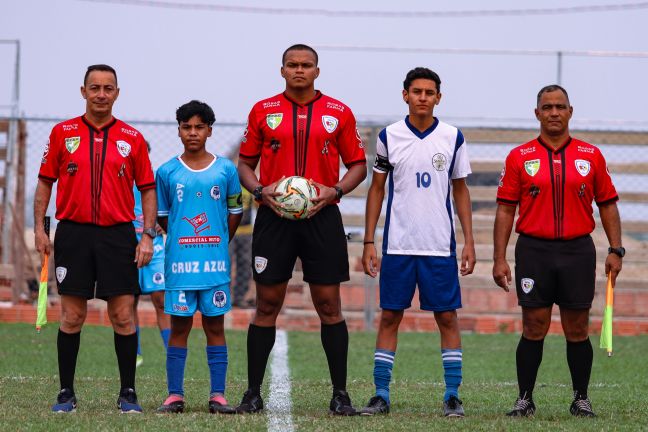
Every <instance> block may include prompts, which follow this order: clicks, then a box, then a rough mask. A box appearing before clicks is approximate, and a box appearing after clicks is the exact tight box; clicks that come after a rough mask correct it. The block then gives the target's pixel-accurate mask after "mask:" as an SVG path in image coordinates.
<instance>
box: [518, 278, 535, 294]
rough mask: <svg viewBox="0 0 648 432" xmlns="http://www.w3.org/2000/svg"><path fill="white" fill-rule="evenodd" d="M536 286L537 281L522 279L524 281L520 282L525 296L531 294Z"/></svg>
mask: <svg viewBox="0 0 648 432" xmlns="http://www.w3.org/2000/svg"><path fill="white" fill-rule="evenodd" d="M534 284H535V281H534V280H533V279H530V278H522V280H521V281H520V285H522V291H524V294H529V293H530V292H531V290H532V289H533V285H534Z"/></svg>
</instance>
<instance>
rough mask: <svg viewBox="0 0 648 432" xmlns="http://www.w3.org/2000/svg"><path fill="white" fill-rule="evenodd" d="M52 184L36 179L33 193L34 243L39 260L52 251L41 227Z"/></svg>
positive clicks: (50, 244)
mask: <svg viewBox="0 0 648 432" xmlns="http://www.w3.org/2000/svg"><path fill="white" fill-rule="evenodd" d="M52 186H53V184H52V183H47V182H44V181H42V180H38V184H37V185H36V193H35V194H34V243H35V246H36V250H37V251H38V253H39V254H40V256H41V261H43V260H44V258H45V254H48V255H49V254H50V253H51V252H52V243H51V242H50V239H49V237H48V236H47V234H45V228H44V227H43V220H44V219H45V213H46V212H47V206H49V202H50V198H51V196H52Z"/></svg>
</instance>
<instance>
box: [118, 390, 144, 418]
mask: <svg viewBox="0 0 648 432" xmlns="http://www.w3.org/2000/svg"><path fill="white" fill-rule="evenodd" d="M117 406H118V407H119V409H120V410H121V413H122V414H130V413H134V414H139V413H141V412H142V407H141V406H140V404H139V403H137V395H136V394H135V390H133V389H132V388H123V389H121V390H120V391H119V398H117Z"/></svg>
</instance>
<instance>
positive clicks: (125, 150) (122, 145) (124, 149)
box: [117, 141, 131, 157]
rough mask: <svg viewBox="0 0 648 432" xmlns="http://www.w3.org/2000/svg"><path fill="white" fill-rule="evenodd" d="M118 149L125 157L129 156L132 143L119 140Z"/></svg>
mask: <svg viewBox="0 0 648 432" xmlns="http://www.w3.org/2000/svg"><path fill="white" fill-rule="evenodd" d="M117 151H119V154H120V155H122V156H123V157H127V156H128V155H129V154H130V152H131V145H130V144H128V143H127V142H126V141H117Z"/></svg>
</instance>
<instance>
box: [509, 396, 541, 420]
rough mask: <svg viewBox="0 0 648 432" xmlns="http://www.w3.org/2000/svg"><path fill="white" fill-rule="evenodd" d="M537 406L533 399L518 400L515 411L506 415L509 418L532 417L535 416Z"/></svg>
mask: <svg viewBox="0 0 648 432" xmlns="http://www.w3.org/2000/svg"><path fill="white" fill-rule="evenodd" d="M535 411H536V406H535V404H534V403H533V399H526V398H517V400H516V401H515V405H513V409H512V410H511V411H509V412H507V413H506V415H507V416H509V417H532V416H533V415H534V414H535Z"/></svg>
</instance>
